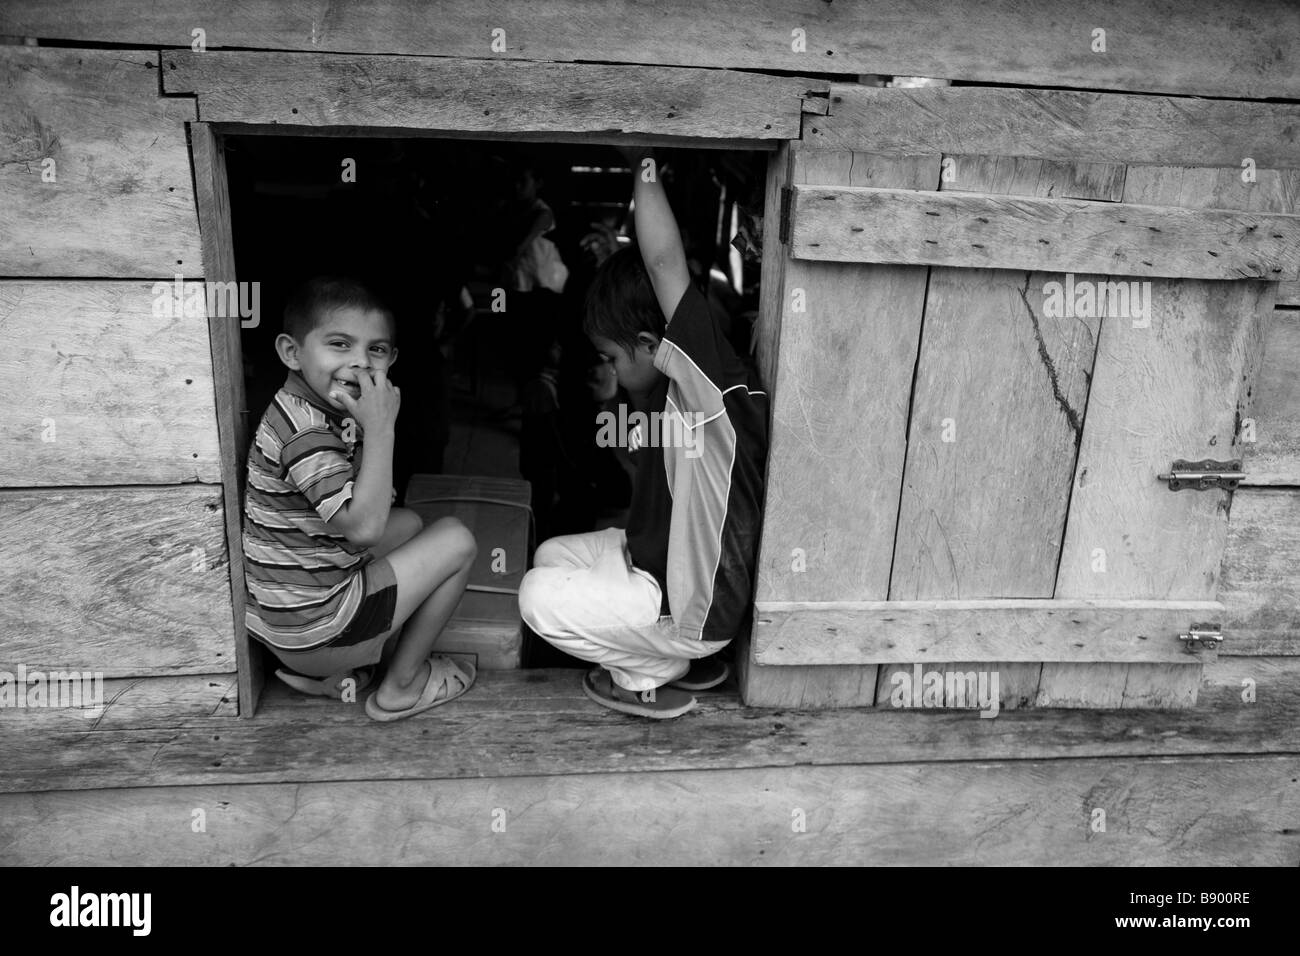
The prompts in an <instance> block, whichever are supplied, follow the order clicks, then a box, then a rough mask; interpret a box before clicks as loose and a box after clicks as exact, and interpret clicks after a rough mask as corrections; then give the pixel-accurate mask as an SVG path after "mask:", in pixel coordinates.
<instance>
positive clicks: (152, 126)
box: [0, 14, 200, 278]
mask: <svg viewBox="0 0 1300 956" xmlns="http://www.w3.org/2000/svg"><path fill="white" fill-rule="evenodd" d="M0 15H2V14H0ZM3 32H4V30H3V29H2V28H0V33H3ZM157 66H158V55H157V53H149V52H141V51H135V50H132V51H127V50H54V49H47V48H40V47H22V46H5V47H0V86H3V87H4V90H5V95H4V97H3V98H2V99H0V209H3V210H4V211H5V216H4V218H5V228H3V229H0V276H104V277H114V278H116V277H121V278H161V277H166V276H172V275H175V274H176V273H188V274H190V275H194V274H197V273H198V271H199V269H200V264H199V236H198V227H197V224H196V222H195V218H194V190H193V185H192V181H191V179H190V163H189V155H188V151H187V150H186V147H185V126H184V122H185V120H186V119H192V118H193V116H194V104H193V103H191V102H189V101H186V100H174V99H164V98H162V97H160V96H159V95H158V69H157ZM47 160H48V161H52V165H51V163H50V162H47ZM51 176H52V177H53V179H52V181H46V179H47V178H49V177H51Z"/></svg>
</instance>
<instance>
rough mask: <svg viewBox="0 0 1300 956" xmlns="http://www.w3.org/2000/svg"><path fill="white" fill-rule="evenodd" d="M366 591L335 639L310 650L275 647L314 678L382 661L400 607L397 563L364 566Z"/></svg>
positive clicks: (380, 561) (294, 666)
mask: <svg viewBox="0 0 1300 956" xmlns="http://www.w3.org/2000/svg"><path fill="white" fill-rule="evenodd" d="M361 574H362V575H363V577H364V591H363V596H362V598H361V603H360V604H359V605H358V606H357V610H356V613H355V614H353V615H352V620H351V621H349V622H348V624H347V626H346V627H345V628H344V629H343V632H342V633H341V634H339V636H338V637H336V638H335V639H334V640H332V641H330V642H329V643H328V644H325V645H322V646H321V647H314V648H312V649H311V650H309V651H286V650H282V649H280V648H275V647H273V648H271V650H272V651H274V652H275V656H276V657H278V658H280V660H281V661H282V662H283V663H284V664H285V665H286V666H287V667H289V668H290V669H291V670H294V671H296V672H297V673H299V674H306V675H308V676H310V677H330V676H332V675H334V674H337V673H339V672H340V671H344V670H351V669H354V668H357V667H367V666H369V665H371V664H377V663H379V659H380V657H381V656H382V655H383V651H384V645H385V644H386V643H387V642H388V640H389V639H390V638H391V636H392V635H389V634H388V633H387V632H388V631H391V630H392V628H393V613H394V612H395V610H396V608H397V578H396V576H395V575H394V574H393V566H392V565H391V564H389V563H388V561H387V560H385V559H384V558H376V559H375V560H373V561H371V562H370V563H369V564H367V565H366V566H365V567H364V568H362V569H361Z"/></svg>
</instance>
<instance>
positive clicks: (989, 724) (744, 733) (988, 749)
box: [0, 656, 1300, 793]
mask: <svg viewBox="0 0 1300 956" xmlns="http://www.w3.org/2000/svg"><path fill="white" fill-rule="evenodd" d="M938 666H942V665H938ZM771 669H772V670H787V669H790V668H771ZM828 669H829V670H843V668H828ZM873 670H874V669H873ZM581 679H582V672H581V671H578V670H572V669H562V670H529V671H489V672H486V673H484V674H481V675H479V679H478V682H477V683H476V684H475V686H474V689H473V690H471V691H470V693H469V694H467V695H465V697H464V698H462V699H461V700H458V701H457V702H456V703H455V704H454V705H452V706H448V707H440V708H438V709H437V710H435V711H432V712H430V713H428V714H422V715H420V716H418V717H416V718H414V719H412V720H408V721H401V722H399V723H396V724H391V725H389V726H387V727H384V728H377V727H375V725H374V722H373V721H372V720H370V719H369V718H368V717H367V716H366V715H365V714H364V712H363V708H362V706H361V704H360V702H358V703H356V704H343V703H340V702H337V701H330V700H324V699H322V698H319V697H304V696H302V695H299V694H295V693H292V692H290V691H289V690H288V689H287V688H285V687H283V686H282V685H280V684H279V682H271V683H270V684H268V685H267V688H266V693H265V695H264V700H263V704H262V707H261V709H260V711H259V713H258V716H257V719H255V720H251V721H249V720H239V719H236V718H225V719H219V718H214V719H207V718H203V719H197V718H195V719H190V718H186V719H182V720H171V721H168V722H166V723H164V724H162V725H161V726H159V727H158V728H157V729H153V730H149V729H143V728H132V729H112V728H101V729H98V730H83V731H82V732H81V733H68V732H66V730H60V731H58V732H57V733H54V732H52V733H48V734H46V733H42V732H39V731H37V730H36V729H35V728H33V729H32V730H31V732H29V733H25V734H0V766H3V767H4V768H5V772H4V773H3V774H0V792H6V793H12V792H21V791H26V790H33V791H34V790H42V791H44V790H94V789H99V788H121V787H173V786H186V785H193V784H223V785H224V784H245V783H247V784H253V783H258V784H268V783H286V782H288V783H306V782H309V781H316V782H321V781H331V780H333V781H341V780H399V779H405V778H415V777H418V778H478V777H520V776H534V777H535V776H552V775H561V776H562V775H578V776H582V775H586V774H592V773H617V772H628V771H634V772H636V773H649V772H656V771H672V770H710V771H719V770H728V769H740V768H772V767H801V768H807V767H808V766H809V765H810V764H820V765H835V764H885V763H915V762H918V761H926V762H943V763H949V762H956V763H967V762H972V761H984V760H1039V759H1042V760H1060V759H1065V758H1076V759H1077V758H1094V757H1095V758H1104V759H1109V760H1113V759H1117V758H1122V757H1136V756H1155V757H1161V758H1167V757H1178V756H1193V755H1211V754H1224V753H1247V754H1266V753H1281V754H1295V753H1296V751H1297V749H1298V748H1300V658H1295V657H1286V658H1262V657H1255V658H1239V657H1234V658H1229V657H1226V656H1221V657H1220V658H1219V661H1218V662H1217V663H1211V664H1207V665H1206V667H1205V683H1204V684H1203V685H1202V689H1201V700H1200V704H1199V706H1198V708H1197V710H1196V711H1195V712H1188V711H1128V712H1125V711H1113V710H1112V711H1097V710H1090V711H1069V710H1062V711H1049V710H1025V711H1021V712H1018V713H1015V714H1001V715H999V716H998V717H997V718H996V719H984V718H980V717H977V716H974V715H972V714H970V713H969V712H968V711H955V710H947V709H944V708H933V707H922V708H902V707H899V708H895V707H893V706H892V705H891V706H890V707H888V708H885V709H882V710H871V709H866V708H855V709H846V710H824V711H814V710H803V709H799V710H791V709H789V708H783V709H782V710H777V711H762V710H753V709H748V708H744V707H741V706H740V704H739V703H738V702H737V701H736V699H735V697H734V695H733V694H730V693H719V692H714V691H708V692H701V694H700V695H699V697H700V705H699V707H698V708H697V709H696V710H694V711H692V712H691V713H690V714H689V715H688V716H687V717H686V718H685V719H683V720H679V721H671V722H665V723H662V724H657V725H654V727H653V728H651V727H650V726H649V725H647V724H645V723H643V722H641V721H636V720H629V719H627V718H626V717H624V716H622V715H620V714H614V713H611V712H609V711H606V710H603V709H600V708H598V707H597V706H596V705H595V704H593V703H592V702H591V701H590V700H589V699H588V698H587V697H586V695H585V694H583V692H582V689H581ZM1248 679H1249V681H1251V682H1253V683H1254V685H1255V690H1256V696H1257V704H1256V705H1253V706H1244V705H1243V701H1242V697H1241V693H1242V689H1243V687H1244V686H1246V685H1245V684H1244V683H1243V682H1245V681H1246V680H1248ZM363 697H364V695H363ZM922 703H924V701H922ZM380 730H382V734H378V732H379V731H380ZM431 737H433V738H436V740H437V746H430V738H431Z"/></svg>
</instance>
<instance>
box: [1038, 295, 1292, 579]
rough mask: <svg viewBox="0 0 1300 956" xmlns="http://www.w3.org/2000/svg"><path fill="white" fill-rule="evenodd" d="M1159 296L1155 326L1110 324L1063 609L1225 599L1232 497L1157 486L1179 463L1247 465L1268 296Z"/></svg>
mask: <svg viewBox="0 0 1300 956" xmlns="http://www.w3.org/2000/svg"><path fill="white" fill-rule="evenodd" d="M1152 285H1153V288H1152V290H1151V296H1150V299H1151V315H1150V321H1149V324H1146V323H1144V322H1140V321H1138V320H1130V319H1126V318H1113V317H1109V316H1108V317H1107V318H1106V320H1105V321H1104V322H1103V324H1102V330H1101V340H1100V343H1099V345H1098V355H1097V362H1096V371H1095V373H1094V376H1093V382H1092V390H1091V395H1090V397H1089V400H1088V408H1087V418H1086V422H1085V426H1084V430H1083V438H1082V445H1081V448H1080V453H1079V462H1078V469H1077V472H1076V476H1075V481H1074V492H1073V495H1072V497H1071V502H1070V517H1069V520H1068V523H1067V526H1066V535H1065V546H1064V548H1063V551H1062V555H1061V565H1060V571H1059V575H1058V578H1057V591H1056V593H1057V596H1058V597H1064V598H1108V599H1109V598H1134V599H1136V598H1158V599H1185V598H1187V599H1194V600H1203V599H1209V598H1212V597H1213V596H1214V594H1215V588H1216V583H1217V572H1218V567H1219V561H1220V558H1221V555H1222V553H1223V541H1224V534H1225V532H1226V529H1227V524H1228V492H1226V491H1222V490H1213V489H1211V490H1208V491H1197V492H1172V491H1170V490H1169V488H1168V486H1167V485H1166V484H1165V483H1164V482H1161V481H1158V480H1157V478H1156V476H1157V475H1158V474H1160V473H1162V472H1165V471H1167V470H1168V468H1169V466H1170V465H1171V464H1172V463H1173V461H1174V460H1175V459H1178V458H1187V459H1191V460H1199V459H1202V458H1219V459H1226V458H1232V457H1234V456H1235V455H1238V454H1240V451H1239V450H1238V449H1239V446H1238V444H1237V442H1238V436H1237V419H1238V414H1239V405H1238V401H1239V395H1238V392H1239V389H1243V388H1244V387H1245V386H1244V385H1243V384H1242V383H1243V380H1244V378H1245V375H1244V372H1245V370H1246V369H1247V367H1248V366H1249V364H1250V363H1251V361H1253V356H1254V355H1256V354H1257V353H1258V350H1259V344H1260V333H1261V323H1260V321H1259V314H1260V304H1261V303H1262V302H1263V301H1264V299H1265V297H1266V295H1267V291H1268V288H1269V285H1268V283H1261V282H1159V283H1153V284H1152ZM1240 397H1241V398H1244V393H1243V394H1242V395H1241V396H1240ZM1098 549H1100V551H1101V552H1102V553H1099V551H1098Z"/></svg>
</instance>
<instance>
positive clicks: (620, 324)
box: [582, 245, 668, 352]
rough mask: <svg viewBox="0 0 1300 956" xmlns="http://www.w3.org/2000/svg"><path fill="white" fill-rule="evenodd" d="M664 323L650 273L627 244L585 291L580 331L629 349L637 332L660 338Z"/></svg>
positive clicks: (598, 272)
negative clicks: (583, 314)
mask: <svg viewBox="0 0 1300 956" xmlns="http://www.w3.org/2000/svg"><path fill="white" fill-rule="evenodd" d="M667 325H668V323H667V322H666V321H665V320H664V313H663V310H662V309H660V308H659V300H658V299H656V298H655V290H654V286H652V285H651V284H650V273H648V272H647V271H646V268H645V263H644V262H643V261H642V260H641V250H640V249H638V248H637V247H636V246H634V245H633V246H627V247H626V248H623V249H620V250H619V251H618V252H616V253H614V254H613V255H612V256H610V257H609V258H608V259H606V260H605V261H604V263H602V264H601V267H600V268H599V269H597V270H596V275H595V278H593V279H592V281H591V288H589V289H588V290H587V308H586V315H585V316H584V318H583V321H582V331H583V332H585V333H586V334H587V335H588V336H592V335H598V336H600V337H601V338H603V339H609V340H610V341H611V342H614V343H615V344H617V345H619V346H621V347H622V348H623V349H625V350H626V351H628V352H631V351H633V350H634V349H635V348H636V344H637V342H636V337H637V334H638V333H640V332H649V333H651V334H652V335H654V336H656V337H658V338H663V336H664V329H665V328H666V327H667Z"/></svg>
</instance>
